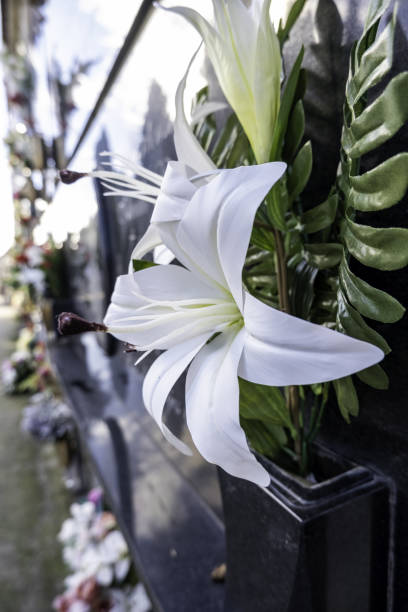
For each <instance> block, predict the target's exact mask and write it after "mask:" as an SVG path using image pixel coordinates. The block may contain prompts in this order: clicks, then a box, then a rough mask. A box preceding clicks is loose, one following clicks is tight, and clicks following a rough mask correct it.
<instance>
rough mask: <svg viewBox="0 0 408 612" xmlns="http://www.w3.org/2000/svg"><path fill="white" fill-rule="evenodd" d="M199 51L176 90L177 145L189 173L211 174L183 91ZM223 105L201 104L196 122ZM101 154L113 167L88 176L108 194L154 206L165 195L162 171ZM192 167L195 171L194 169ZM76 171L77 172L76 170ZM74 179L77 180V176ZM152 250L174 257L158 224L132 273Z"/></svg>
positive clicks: (158, 256) (162, 257) (164, 258)
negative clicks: (97, 182) (187, 113)
mask: <svg viewBox="0 0 408 612" xmlns="http://www.w3.org/2000/svg"><path fill="white" fill-rule="evenodd" d="M197 52H198V51H197ZM197 52H196V53H195V54H194V55H193V57H192V59H191V60H190V62H189V65H188V67H187V70H186V73H185V75H184V76H183V78H182V79H181V81H180V83H179V85H178V87H177V91H176V98H175V105H176V118H175V122H174V145H175V149H176V153H177V159H178V160H179V161H180V162H181V163H183V164H185V165H186V166H187V165H188V167H189V169H190V176H193V175H204V176H208V174H209V173H212V172H215V171H216V166H215V164H214V163H213V162H212V160H211V159H210V157H209V156H208V155H207V153H206V152H205V151H204V149H203V148H202V147H201V145H200V143H199V142H198V140H197V138H196V137H195V136H194V133H193V131H192V129H191V125H190V124H189V122H188V120H187V117H186V114H185V110H184V92H185V88H186V82H187V77H188V73H189V70H190V68H191V65H192V63H193V61H194V59H195V57H196V55H197ZM224 107H225V104H223V103H220V102H212V103H208V104H207V105H206V106H205V108H203V107H201V108H200V109H199V113H198V114H197V115H196V116H195V117H193V121H197V120H199V119H200V118H202V116H203V114H204V111H205V112H207V113H210V112H215V111H217V110H221V109H223V108H224ZM101 156H102V157H107V156H109V157H110V158H111V159H112V161H111V162H102V165H106V166H109V167H110V168H111V170H106V171H105V170H95V171H93V172H89V173H87V174H86V176H90V177H93V178H98V179H100V180H101V182H102V185H103V186H104V187H105V188H106V189H107V191H105V192H104V195H105V196H126V197H128V198H135V199H136V200H143V201H145V202H148V203H150V204H153V205H154V204H155V203H156V201H157V198H158V197H159V195H160V194H162V191H163V189H164V193H166V186H163V181H164V182H166V181H165V178H164V177H162V176H161V175H160V174H157V173H156V172H152V171H151V170H148V169H146V168H144V167H143V166H141V165H140V164H136V163H133V162H132V161H130V160H128V159H126V158H125V157H123V156H122V155H117V154H114V153H110V152H109V151H104V152H102V153H101ZM175 163H176V162H175ZM113 168H117V169H118V170H119V172H117V171H116V170H113ZM193 168H194V170H192V169H193ZM73 174H74V175H75V174H76V173H73ZM81 176H85V175H84V174H82V173H79V174H78V176H77V178H80V177H81ZM73 180H76V179H75V178H74V179H73ZM196 180H197V177H196ZM67 182H71V179H70V178H68V180H67ZM172 189H174V185H172ZM171 196H172V197H177V194H174V193H172V194H171ZM152 250H155V257H154V260H155V261H156V262H157V263H161V264H166V263H169V262H170V261H172V260H173V259H174V255H173V253H172V252H171V251H169V249H167V248H166V247H164V246H163V244H162V242H161V239H160V236H159V234H158V233H157V231H156V229H155V227H152V226H151V225H149V227H148V228H147V231H146V233H145V234H144V236H143V238H142V239H141V240H140V241H139V243H138V247H137V250H135V251H134V252H133V253H132V255H131V258H130V262H129V271H130V272H131V271H132V269H133V268H132V259H140V258H142V257H143V256H144V255H146V253H148V252H150V251H152Z"/></svg>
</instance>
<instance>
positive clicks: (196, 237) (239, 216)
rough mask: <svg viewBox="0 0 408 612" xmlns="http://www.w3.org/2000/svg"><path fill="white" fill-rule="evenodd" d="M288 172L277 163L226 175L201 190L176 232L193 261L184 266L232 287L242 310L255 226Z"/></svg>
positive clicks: (280, 163)
mask: <svg viewBox="0 0 408 612" xmlns="http://www.w3.org/2000/svg"><path fill="white" fill-rule="evenodd" d="M285 169H286V164H284V163H282V162H272V163H268V164H261V165H258V166H241V167H239V168H234V169H232V170H224V171H223V172H221V173H220V174H219V175H218V176H215V177H214V178H213V179H212V181H211V182H210V183H208V184H207V185H204V186H203V187H200V188H199V189H198V190H197V192H196V193H195V195H194V196H193V198H192V199H191V202H190V204H189V206H188V207H187V208H186V212H185V214H184V216H183V218H182V220H181V221H180V223H179V227H178V229H177V241H178V243H179V245H180V246H181V247H182V249H183V250H184V252H185V254H186V255H187V256H188V260H186V258H185V259H184V261H183V263H185V265H187V266H188V267H189V268H190V269H192V270H195V271H196V272H198V273H199V274H200V275H201V276H202V277H204V278H208V277H210V278H211V279H213V280H215V281H216V282H217V283H218V284H219V285H220V286H223V287H228V288H229V290H230V291H231V293H232V295H233V297H234V299H235V301H236V303H237V305H238V307H239V308H240V309H242V304H243V302H242V267H243V265H244V261H245V256H246V253H247V250H248V244H249V239H250V236H251V231H252V225H253V220H254V217H255V214H256V211H257V209H258V207H259V205H260V204H261V202H262V201H263V199H264V198H265V196H266V194H267V193H268V191H269V190H270V189H271V187H272V186H273V185H274V184H275V183H276V181H277V180H279V178H280V177H281V176H282V174H283V173H284V171H285ZM167 246H169V247H170V248H172V247H171V246H170V244H168V245H167Z"/></svg>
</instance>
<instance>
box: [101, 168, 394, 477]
mask: <svg viewBox="0 0 408 612" xmlns="http://www.w3.org/2000/svg"><path fill="white" fill-rule="evenodd" d="M171 170H172V169H171V168H170V171H171ZM284 170H285V164H282V163H269V164H262V165H259V166H244V167H240V168H235V169H233V170H223V171H221V172H220V173H219V175H218V176H216V177H215V178H213V179H212V180H211V182H210V183H208V184H205V185H203V186H201V187H199V188H198V189H196V190H194V192H193V190H192V189H191V187H190V185H189V181H188V180H186V179H184V181H182V180H181V175H179V188H180V190H181V187H183V188H185V190H186V191H185V199H184V200H183V199H178V198H174V199H168V198H166V197H164V196H163V198H162V197H160V198H159V199H158V201H157V203H156V206H155V209H154V213H153V217H152V225H154V226H155V229H156V230H157V231H158V233H159V235H160V238H161V240H162V242H163V243H164V244H165V245H166V246H167V247H168V248H169V249H170V250H171V251H172V252H173V253H174V254H175V256H176V257H177V259H178V260H179V261H180V262H181V264H183V266H185V267H181V266H176V265H171V264H170V265H167V266H154V267H151V268H148V269H145V270H141V271H139V272H136V273H134V274H128V275H125V276H120V277H119V278H118V280H117V282H116V286H115V290H114V293H113V296H112V303H111V304H110V306H109V308H108V311H107V314H106V317H105V324H106V326H107V328H108V331H109V332H110V333H111V334H113V335H114V336H116V337H117V338H119V339H120V340H123V341H125V342H129V343H131V344H133V345H135V346H136V347H137V348H138V349H139V350H141V351H146V352H149V351H151V350H154V349H160V350H163V351H165V352H163V353H162V354H161V355H160V356H159V357H158V358H157V359H156V360H155V361H154V363H153V365H152V366H151V367H150V369H149V371H148V372H147V374H146V377H145V380H144V384H143V398H144V403H145V405H146V408H147V410H148V411H149V412H150V414H151V415H152V417H153V418H154V419H155V420H156V422H157V424H158V425H159V427H160V429H161V431H162V432H163V434H164V436H165V437H166V438H167V439H168V440H169V441H170V442H171V443H172V444H173V445H174V446H175V447H176V448H178V449H179V450H181V451H182V452H185V453H188V454H189V453H190V451H189V449H188V447H187V446H186V445H185V444H184V443H183V442H181V441H180V440H178V439H177V438H176V437H175V436H174V435H173V434H172V432H171V431H170V430H169V429H168V428H167V426H166V425H165V424H164V423H163V420H162V415H163V408H164V404H165V401H166V398H167V396H168V394H169V392H170V390H171V389H172V387H173V385H174V384H175V382H176V381H177V379H178V378H179V377H180V375H181V374H182V372H183V371H184V370H185V369H186V368H187V367H188V366H189V364H190V362H191V365H190V367H189V370H188V374H187V380H186V417H187V425H188V428H189V430H190V433H191V436H192V438H193V441H194V443H195V445H196V447H197V449H198V451H199V452H200V453H201V454H202V456H203V457H204V458H205V459H207V460H208V461H210V462H211V463H215V464H217V465H219V466H221V467H222V468H223V469H224V470H225V471H226V472H228V473H230V474H232V475H234V476H238V477H241V478H246V479H248V480H251V481H253V482H255V483H257V484H259V485H261V486H266V485H267V484H268V483H269V475H268V473H267V472H266V470H265V469H264V468H263V467H262V466H261V465H260V464H259V463H258V462H257V461H256V459H255V457H254V456H253V455H252V453H251V452H250V450H249V448H248V444H247V440H246V437H245V434H244V431H243V430H242V428H241V426H240V422H239V386H238V375H239V376H241V377H242V378H244V379H246V380H248V381H250V382H255V383H260V384H265V385H271V386H287V385H304V384H311V383H317V382H323V381H327V380H332V379H336V378H340V377H343V376H347V375H349V374H351V373H353V372H356V371H359V370H361V369H363V368H366V367H368V366H371V365H372V364H374V363H376V362H378V361H380V359H382V357H383V353H382V351H381V350H380V349H378V348H377V347H375V346H372V345H370V344H368V343H366V342H361V341H359V340H355V339H354V338H350V337H348V336H345V335H343V334H340V333H337V332H334V331H331V330H329V329H327V328H325V327H322V326H319V325H315V324H312V323H310V322H307V321H304V320H301V319H298V318H296V317H293V316H290V315H287V314H285V313H283V312H280V311H279V310H276V309H274V308H271V307H269V306H266V305H265V304H264V303H262V302H260V301H259V300H257V299H255V298H254V297H253V296H251V295H250V294H249V293H247V292H245V291H244V290H243V286H242V278H241V276H242V268H243V265H244V262H245V257H246V252H247V249H248V244H249V239H250V235H251V231H252V226H253V220H254V217H255V214H256V210H257V208H258V206H259V205H260V203H261V202H262V201H263V199H264V197H265V196H266V194H267V193H268V191H269V190H270V189H271V187H272V186H273V185H274V183H275V182H276V181H277V180H279V178H280V177H281V176H282V174H283V172H284ZM174 180H175V179H174ZM189 190H190V192H189ZM189 198H190V199H189ZM187 200H188V204H187V205H186V201H187Z"/></svg>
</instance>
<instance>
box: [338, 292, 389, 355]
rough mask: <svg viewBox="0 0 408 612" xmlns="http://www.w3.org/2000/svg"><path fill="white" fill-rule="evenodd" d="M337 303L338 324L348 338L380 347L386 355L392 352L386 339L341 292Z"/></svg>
mask: <svg viewBox="0 0 408 612" xmlns="http://www.w3.org/2000/svg"><path fill="white" fill-rule="evenodd" d="M337 302H338V305H339V309H338V313H337V317H338V322H339V324H340V327H341V329H342V330H344V331H345V333H346V334H347V335H348V336H352V337H353V338H357V340H363V342H370V343H371V344H374V345H375V346H378V348H380V349H381V350H382V351H383V352H384V353H385V354H388V353H389V352H390V351H391V349H390V347H389V346H388V344H387V342H386V341H385V340H384V338H383V337H382V336H381V335H380V334H379V333H377V332H376V331H375V330H374V329H372V328H371V327H370V326H369V325H367V323H366V322H365V321H364V319H363V318H362V316H361V315H360V314H359V313H358V312H357V310H356V309H355V308H353V306H351V305H350V304H348V303H347V302H346V300H345V299H344V296H343V294H342V292H341V291H339V292H338V294H337Z"/></svg>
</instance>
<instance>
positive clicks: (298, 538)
mask: <svg viewBox="0 0 408 612" xmlns="http://www.w3.org/2000/svg"><path fill="white" fill-rule="evenodd" d="M261 460H262V463H263V464H264V465H265V467H266V468H267V469H268V471H269V472H270V474H271V484H270V486H269V488H268V489H262V488H260V487H258V486H256V485H254V484H252V483H249V482H247V481H245V480H241V479H238V478H233V477H231V476H229V475H228V474H226V473H225V472H223V471H221V470H220V471H219V474H220V482H221V491H222V497H223V505H224V515H225V527H226V539H227V582H226V602H225V611H226V612H357V611H358V612H386V611H387V584H388V580H389V574H390V573H391V572H390V569H389V563H388V550H389V533H390V528H389V524H390V521H389V514H390V512H389V497H390V495H389V493H390V492H389V489H388V487H387V483H386V482H385V481H384V480H383V479H382V478H380V477H379V476H378V475H377V474H375V473H373V472H372V471H370V470H369V469H367V468H365V467H361V466H357V465H353V464H351V463H349V462H344V461H342V460H339V459H338V458H337V457H336V456H335V455H334V454H332V453H331V452H329V451H326V450H324V449H322V448H317V449H316V450H315V456H314V463H315V472H316V473H317V474H318V475H319V476H320V482H317V483H315V484H312V483H309V482H308V481H305V480H303V479H300V478H298V477H296V476H293V475H291V474H290V473H288V472H286V471H285V470H282V469H281V468H279V467H277V466H276V465H275V464H273V463H272V462H269V461H267V460H265V459H261Z"/></svg>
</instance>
